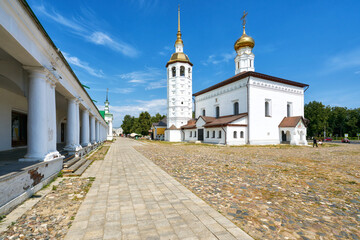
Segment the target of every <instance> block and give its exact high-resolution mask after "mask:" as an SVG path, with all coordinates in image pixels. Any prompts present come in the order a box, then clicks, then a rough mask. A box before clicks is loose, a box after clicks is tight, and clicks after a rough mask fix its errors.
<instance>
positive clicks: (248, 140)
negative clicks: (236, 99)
mask: <svg viewBox="0 0 360 240" xmlns="http://www.w3.org/2000/svg"><path fill="white" fill-rule="evenodd" d="M249 82H250V76H249V77H248V80H247V83H246V91H247V102H246V104H247V112H248V123H247V144H250V127H249V125H250V104H249V99H250V96H249V93H250V91H249Z"/></svg>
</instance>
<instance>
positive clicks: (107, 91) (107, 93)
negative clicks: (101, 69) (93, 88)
mask: <svg viewBox="0 0 360 240" xmlns="http://www.w3.org/2000/svg"><path fill="white" fill-rule="evenodd" d="M108 95H109V89H108V88H107V89H106V101H108Z"/></svg>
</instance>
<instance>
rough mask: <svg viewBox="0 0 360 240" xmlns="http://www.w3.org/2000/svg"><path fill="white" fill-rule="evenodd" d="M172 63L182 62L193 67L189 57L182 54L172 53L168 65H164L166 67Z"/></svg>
mask: <svg viewBox="0 0 360 240" xmlns="http://www.w3.org/2000/svg"><path fill="white" fill-rule="evenodd" d="M174 62H184V63H189V64H190V65H191V66H192V65H193V64H192V63H191V62H190V60H189V57H188V56H187V55H186V54H185V53H183V52H177V53H173V55H171V58H170V60H169V61H168V63H167V64H166V67H167V66H168V65H169V64H171V63H174Z"/></svg>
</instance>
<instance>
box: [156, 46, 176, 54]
mask: <svg viewBox="0 0 360 240" xmlns="http://www.w3.org/2000/svg"><path fill="white" fill-rule="evenodd" d="M172 50H173V49H172V48H171V47H169V46H165V47H164V48H163V50H161V51H160V52H159V54H160V55H161V56H166V55H170V54H171V52H172Z"/></svg>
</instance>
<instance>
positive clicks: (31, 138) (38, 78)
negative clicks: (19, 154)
mask: <svg viewBox="0 0 360 240" xmlns="http://www.w3.org/2000/svg"><path fill="white" fill-rule="evenodd" d="M27 70H30V69H27ZM46 90H47V83H46V74H45V72H44V71H42V70H41V69H31V70H30V74H29V95H28V120H27V125H28V126H27V153H26V155H25V157H24V158H23V159H20V161H39V160H43V159H44V158H45V156H46V154H47V142H48V141H47V124H46V123H45V122H44V119H47V109H46Z"/></svg>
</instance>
